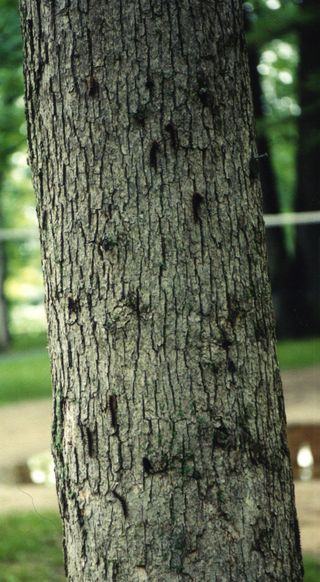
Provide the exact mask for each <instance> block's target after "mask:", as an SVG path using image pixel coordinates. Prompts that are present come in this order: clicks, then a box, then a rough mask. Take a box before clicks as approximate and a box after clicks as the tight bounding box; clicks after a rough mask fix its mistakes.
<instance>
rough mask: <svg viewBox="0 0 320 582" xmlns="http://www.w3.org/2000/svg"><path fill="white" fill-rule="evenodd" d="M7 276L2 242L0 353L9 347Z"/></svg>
mask: <svg viewBox="0 0 320 582" xmlns="http://www.w3.org/2000/svg"><path fill="white" fill-rule="evenodd" d="M5 276H6V254H5V249H4V243H3V242H2V241H1V240H0V351H2V350H6V349H7V348H8V346H9V340H10V337H9V326H8V305H7V300H6V296H5V294H4V283H5Z"/></svg>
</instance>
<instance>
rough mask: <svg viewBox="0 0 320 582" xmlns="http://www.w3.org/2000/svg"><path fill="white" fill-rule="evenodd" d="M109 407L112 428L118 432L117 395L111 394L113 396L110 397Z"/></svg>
mask: <svg viewBox="0 0 320 582" xmlns="http://www.w3.org/2000/svg"><path fill="white" fill-rule="evenodd" d="M109 406H110V414H111V424H112V428H114V430H115V431H118V421H117V411H118V403H117V397H116V395H115V394H111V396H109Z"/></svg>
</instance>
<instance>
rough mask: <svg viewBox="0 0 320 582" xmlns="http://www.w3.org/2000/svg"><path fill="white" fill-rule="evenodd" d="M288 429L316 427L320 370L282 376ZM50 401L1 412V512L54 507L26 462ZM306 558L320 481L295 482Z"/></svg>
mask: <svg viewBox="0 0 320 582" xmlns="http://www.w3.org/2000/svg"><path fill="white" fill-rule="evenodd" d="M282 378H283V384H284V389H285V398H286V410H287V419H288V424H290V423H292V424H293V423H300V422H306V423H312V424H313V423H314V424H319V425H320V391H319V378H320V367H313V368H307V369H302V370H291V371H286V372H283V373H282ZM50 425H51V402H50V400H35V401H28V402H20V403H15V404H10V405H5V406H2V407H0V442H1V448H0V511H1V512H2V513H3V512H6V513H8V512H11V511H13V510H15V511H18V510H34V511H36V512H38V513H40V514H41V511H45V510H46V509H54V508H57V500H56V494H55V488H54V486H42V485H32V484H30V483H26V482H25V481H26V479H25V461H26V459H27V458H29V457H30V455H32V454H34V453H41V452H42V451H45V450H48V449H49V448H50ZM295 487H296V500H297V508H298V516H299V521H300V529H301V538H302V548H303V552H304V554H313V555H317V556H319V555H320V532H319V523H320V480H313V481H306V482H302V481H296V483H295Z"/></svg>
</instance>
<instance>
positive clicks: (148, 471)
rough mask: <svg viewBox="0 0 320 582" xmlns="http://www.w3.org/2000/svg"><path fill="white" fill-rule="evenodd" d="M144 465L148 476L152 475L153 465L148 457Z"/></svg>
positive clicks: (144, 460) (143, 461) (143, 462)
mask: <svg viewBox="0 0 320 582" xmlns="http://www.w3.org/2000/svg"><path fill="white" fill-rule="evenodd" d="M142 465H143V470H144V472H145V473H147V475H150V473H152V465H151V463H150V461H149V459H148V458H147V457H143V459H142Z"/></svg>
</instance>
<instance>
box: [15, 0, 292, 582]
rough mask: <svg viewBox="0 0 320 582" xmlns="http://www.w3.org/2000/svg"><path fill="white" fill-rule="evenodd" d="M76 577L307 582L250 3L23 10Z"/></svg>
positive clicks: (61, 466) (58, 443) (143, 1)
mask: <svg viewBox="0 0 320 582" xmlns="http://www.w3.org/2000/svg"><path fill="white" fill-rule="evenodd" d="M21 11H22V27H23V33H24V43H25V87H26V109H27V118H28V126H29V148H30V162H31V166H32V171H33V178H34V184H35V189H36V192H37V201H38V216H39V224H40V231H41V244H42V257H43V259H42V260H43V269H44V278H45V286H46V305H47V315H48V325H49V340H50V355H51V365H52V380H53V390H54V422H53V451H54V456H55V464H56V476H57V490H58V497H59V503H60V511H61V515H62V519H63V525H64V536H65V560H66V567H67V572H68V578H69V580H70V581H79V582H80V581H83V580H85V581H86V582H101V581H102V580H107V581H108V582H109V581H110V582H128V581H130V582H138V581H142V580H148V581H150V582H156V581H170V582H176V581H182V580H194V581H200V580H201V581H204V582H206V581H208V582H209V581H210V582H213V581H217V582H223V581H237V582H240V581H245V580H250V582H253V581H255V580H257V581H258V580H259V581H260V582H261V581H264V580H277V581H279V582H283V581H284V580H290V581H298V580H299V581H300V580H302V573H301V554H300V548H299V533H298V526H297V519H296V512H295V507H294V494H293V484H292V477H291V468H290V462H289V453H288V448H287V444H286V436H285V413H284V407H283V397H282V388H281V381H280V376H279V370H278V365H277V361H276V355H275V340H274V322H273V315H272V306H271V299H270V288H269V282H268V277H267V269H266V257H265V243H264V227H263V220H262V213H261V195H260V185H259V182H258V179H257V176H256V172H255V160H254V157H255V155H256V149H255V145H254V132H253V124H252V107H251V99H250V94H249V93H250V92H249V81H248V69H247V61H246V54H245V50H244V44H243V35H242V16H241V3H240V2H239V1H236V2H234V1H231V0H227V1H226V0H224V1H223V2H222V1H218V0H216V1H214V0H210V1H207V2H203V1H199V0H193V1H191V0H180V1H178V0H173V1H170V2H165V1H163V2H154V1H152V0H140V1H139V0H132V1H128V2H121V1H119V0H112V1H109V2H102V1H99V0H96V1H95V2H90V3H89V2H87V1H85V0H79V2H77V3H68V2H64V1H56V2H54V3H53V2H45V1H43V2H40V1H39V0H38V1H36V2H35V1H32V0H23V1H22V6H21Z"/></svg>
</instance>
